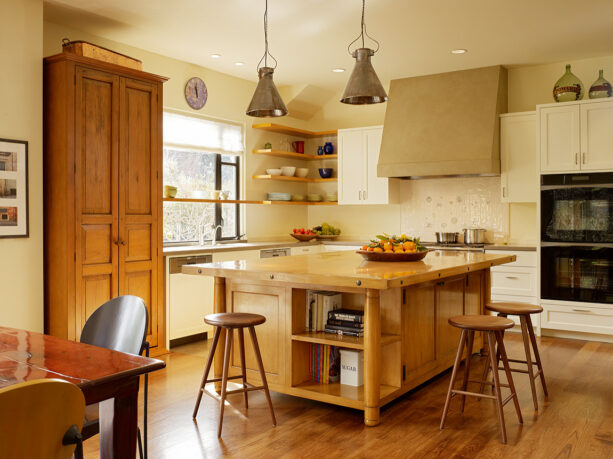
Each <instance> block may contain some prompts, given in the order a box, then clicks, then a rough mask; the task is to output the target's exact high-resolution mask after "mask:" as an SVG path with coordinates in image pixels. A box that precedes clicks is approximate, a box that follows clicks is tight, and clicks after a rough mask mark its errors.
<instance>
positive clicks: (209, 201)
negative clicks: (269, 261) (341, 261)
mask: <svg viewBox="0 0 613 459" xmlns="http://www.w3.org/2000/svg"><path fill="white" fill-rule="evenodd" d="M162 201H164V202H194V203H198V202H200V203H203V204H266V205H275V206H277V205H281V206H336V205H338V202H327V201H326V202H309V201H246V200H240V199H196V198H163V199H162Z"/></svg>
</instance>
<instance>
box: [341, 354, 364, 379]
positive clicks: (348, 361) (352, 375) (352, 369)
mask: <svg viewBox="0 0 613 459" xmlns="http://www.w3.org/2000/svg"><path fill="white" fill-rule="evenodd" d="M340 351H341V384H346V385H348V386H356V387H357V386H363V385H364V351H354V350H350V349H341V350H340Z"/></svg>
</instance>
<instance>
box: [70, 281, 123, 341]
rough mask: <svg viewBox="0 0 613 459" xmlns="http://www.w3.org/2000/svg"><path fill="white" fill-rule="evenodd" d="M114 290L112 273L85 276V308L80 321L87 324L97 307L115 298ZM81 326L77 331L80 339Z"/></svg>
mask: <svg viewBox="0 0 613 459" xmlns="http://www.w3.org/2000/svg"><path fill="white" fill-rule="evenodd" d="M113 290H114V289H113V276H112V275H111V274H97V275H91V276H88V275H85V276H83V289H82V290H81V292H82V298H81V303H82V305H83V308H82V314H81V320H80V322H82V323H83V324H85V321H86V320H87V319H88V317H89V316H91V315H92V313H93V312H94V311H95V310H96V309H98V308H99V307H100V306H101V305H102V304H104V303H106V302H107V301H109V300H110V299H111V298H113V296H114V292H113ZM81 328H82V327H81ZM81 328H79V329H77V331H76V333H77V336H76V339H79V336H80V335H81Z"/></svg>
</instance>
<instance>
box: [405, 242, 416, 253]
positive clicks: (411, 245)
mask: <svg viewBox="0 0 613 459" xmlns="http://www.w3.org/2000/svg"><path fill="white" fill-rule="evenodd" d="M403 247H404V248H405V250H411V251H413V250H415V249H416V248H417V245H416V244H415V243H414V242H413V241H406V242H405V243H404V244H403Z"/></svg>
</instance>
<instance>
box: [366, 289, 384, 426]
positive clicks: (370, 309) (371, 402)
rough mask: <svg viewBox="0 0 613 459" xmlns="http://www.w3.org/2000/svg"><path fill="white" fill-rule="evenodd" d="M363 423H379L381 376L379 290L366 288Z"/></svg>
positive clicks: (370, 424) (369, 424) (371, 424)
mask: <svg viewBox="0 0 613 459" xmlns="http://www.w3.org/2000/svg"><path fill="white" fill-rule="evenodd" d="M364 309H365V311H364V424H366V425H367V426H376V425H378V424H379V415H380V413H379V411H380V387H379V384H380V383H379V381H380V377H381V314H380V304H379V290H374V289H367V290H366V304H365V307H364Z"/></svg>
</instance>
